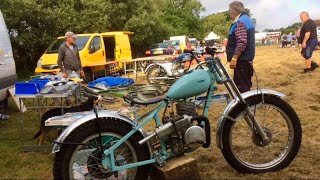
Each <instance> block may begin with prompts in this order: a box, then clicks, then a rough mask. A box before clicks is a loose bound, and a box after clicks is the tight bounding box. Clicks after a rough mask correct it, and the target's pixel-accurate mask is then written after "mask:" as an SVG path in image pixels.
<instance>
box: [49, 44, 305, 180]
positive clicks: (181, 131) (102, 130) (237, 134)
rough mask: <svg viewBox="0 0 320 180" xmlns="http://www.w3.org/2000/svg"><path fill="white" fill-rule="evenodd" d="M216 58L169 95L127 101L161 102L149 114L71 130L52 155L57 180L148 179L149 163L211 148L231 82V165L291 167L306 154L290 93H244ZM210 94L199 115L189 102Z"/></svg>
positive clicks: (100, 119) (90, 120)
mask: <svg viewBox="0 0 320 180" xmlns="http://www.w3.org/2000/svg"><path fill="white" fill-rule="evenodd" d="M209 53H210V54H211V55H212V56H211V57H208V58H206V61H205V62H203V63H200V64H199V65H198V67H197V68H196V69H195V70H191V71H189V72H187V73H186V74H185V75H184V76H182V77H181V78H180V79H179V80H177V81H176V82H175V83H174V84H173V85H172V86H171V87H170V89H169V91H168V92H167V93H166V94H165V96H163V97H155V98H152V99H149V100H148V99H146V100H145V101H142V100H140V99H139V98H135V97H132V96H130V95H127V96H124V97H123V98H124V100H125V101H127V102H128V103H130V104H131V105H132V106H136V105H140V106H148V105H152V104H157V106H156V107H154V108H153V109H152V110H150V111H149V112H147V113H145V114H143V115H141V116H139V117H136V118H133V119H132V118H129V117H126V116H124V115H122V114H119V113H118V112H116V111H109V110H100V111H97V110H95V111H93V112H90V113H88V114H87V115H85V116H83V117H82V118H80V119H79V120H77V121H75V122H73V123H72V124H71V125H69V126H68V127H67V128H66V129H65V130H64V131H63V132H62V133H61V134H60V136H59V138H58V139H57V140H56V141H55V144H54V147H53V150H52V151H53V153H55V158H54V167H53V174H54V178H55V179H138V180H141V179H147V178H148V176H149V167H148V166H149V165H150V164H154V163H155V164H158V165H159V166H164V165H165V164H166V161H167V160H168V159H170V158H174V157H177V156H181V155H183V154H185V153H189V152H191V151H194V150H196V149H197V148H200V147H203V148H209V146H210V143H211V138H210V137H211V135H210V134H211V129H210V121H209V119H208V111H209V106H210V105H211V103H210V101H211V99H212V96H213V95H214V89H215V86H216V84H224V85H225V86H226V87H227V89H228V91H229V93H230V95H231V96H232V97H233V100H232V101H231V102H230V103H229V104H228V105H227V107H226V109H225V110H224V112H223V113H222V115H221V117H220V119H219V121H218V126H217V132H216V143H217V146H218V147H219V148H220V149H221V151H222V154H223V155H224V158H225V159H226V160H227V162H228V163H229V164H230V165H231V166H232V167H233V168H234V169H236V170H237V171H239V172H240V173H265V172H271V171H278V170H280V169H283V168H285V167H287V166H288V165H289V164H290V163H291V162H292V161H293V159H294V158H295V156H296V155H297V153H298V151H299V148H300V144H301V136H302V135H301V133H302V130H301V125H300V121H299V118H298V116H297V114H296V113H295V111H294V110H293V109H292V107H291V106H290V105H289V104H288V103H287V102H285V101H284V100H283V97H284V96H285V95H284V94H282V93H279V92H276V91H273V90H267V89H258V90H253V91H249V92H246V93H243V94H240V92H239V90H238V89H237V87H236V86H235V84H234V82H233V80H232V78H231V77H230V76H229V74H228V73H227V71H226V69H225V68H224V66H223V65H222V63H221V61H220V59H219V58H217V57H214V56H213V55H214V53H215V52H214V50H212V49H211V51H210V52H209ZM191 56H192V54H190V58H191ZM183 58H186V57H185V55H183ZM204 93H206V96H205V97H206V98H204V107H203V112H202V114H198V113H197V112H196V107H195V103H194V102H192V101H190V98H192V97H196V96H199V95H203V94H204ZM168 107H171V108H168ZM174 107H175V108H174ZM160 114H162V115H160ZM153 120H155V124H156V127H155V128H154V130H153V131H152V132H150V133H146V132H145V131H144V130H143V127H144V126H145V125H146V124H147V123H151V122H152V121H153Z"/></svg>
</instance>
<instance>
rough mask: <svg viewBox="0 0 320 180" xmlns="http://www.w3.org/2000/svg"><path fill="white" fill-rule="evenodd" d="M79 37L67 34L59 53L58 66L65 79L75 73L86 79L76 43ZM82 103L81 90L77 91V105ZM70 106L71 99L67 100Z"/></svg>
mask: <svg viewBox="0 0 320 180" xmlns="http://www.w3.org/2000/svg"><path fill="white" fill-rule="evenodd" d="M76 38H77V35H76V34H74V33H73V32H71V31H68V32H67V33H66V34H65V42H64V43H62V44H61V45H60V48H59V51H58V66H59V68H60V71H61V72H62V73H63V77H64V78H67V77H68V76H69V75H70V74H72V73H73V72H75V73H77V75H78V77H79V78H80V77H84V72H83V70H82V64H81V60H80V55H79V51H78V47H77V45H76V44H75V43H74V42H75V40H76ZM80 102H81V96H80V88H77V89H76V104H78V103H80ZM66 103H67V104H70V98H67V100H66Z"/></svg>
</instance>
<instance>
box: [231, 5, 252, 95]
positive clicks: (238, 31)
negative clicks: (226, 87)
mask: <svg viewBox="0 0 320 180" xmlns="http://www.w3.org/2000/svg"><path fill="white" fill-rule="evenodd" d="M229 13H230V17H231V19H232V20H233V24H232V25H231V28H230V31H229V34H228V43H227V49H226V50H227V51H226V52H227V60H228V62H229V65H230V68H231V69H234V75H233V80H234V82H235V84H236V86H237V87H238V89H239V91H240V92H241V93H244V92H247V91H249V90H250V88H251V87H252V82H251V77H252V76H253V59H254V56H255V25H254V23H253V21H252V19H251V18H250V17H249V15H248V14H247V13H246V10H245V8H244V5H243V4H242V2H239V1H233V2H232V3H231V4H229Z"/></svg>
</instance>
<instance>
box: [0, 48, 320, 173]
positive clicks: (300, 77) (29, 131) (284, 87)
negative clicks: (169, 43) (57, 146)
mask: <svg viewBox="0 0 320 180" xmlns="http://www.w3.org/2000/svg"><path fill="white" fill-rule="evenodd" d="M314 59H315V60H316V62H318V63H319V62H320V51H316V52H314ZM224 61H225V60H224ZM254 68H255V71H256V75H257V79H258V83H257V81H256V77H254V78H253V82H254V87H253V88H252V89H256V88H257V84H258V85H259V88H263V89H273V90H276V91H279V92H282V93H284V94H286V95H287V96H286V98H285V100H286V101H287V102H289V103H290V105H292V107H293V108H294V109H295V111H296V112H297V114H298V116H299V117H300V121H301V125H302V130H303V137H302V145H301V148H300V152H299V154H298V156H297V157H296V159H295V160H294V161H293V162H292V163H291V164H290V166H289V167H287V168H285V169H284V170H281V171H279V172H275V173H266V174H258V175H243V174H239V173H238V172H236V171H235V170H234V169H232V168H231V167H230V166H229V165H228V163H227V162H226V161H225V159H224V158H223V156H222V154H221V151H220V150H219V149H218V148H217V147H216V144H215V131H216V124H217V120H218V118H219V116H220V112H222V111H223V110H224V107H225V105H223V104H222V105H217V106H212V107H211V109H210V114H209V119H210V121H211V122H212V123H211V124H212V143H211V144H212V145H211V147H210V148H209V149H198V150H196V151H195V152H193V153H191V154H189V155H188V156H191V157H193V158H195V159H196V160H197V164H198V167H199V169H200V173H201V176H202V178H203V179H320V163H319V162H320V130H318V128H319V127H320V122H319V119H318V118H319V117H320V111H319V110H320V92H319V86H320V85H319V84H320V69H316V70H315V71H314V72H312V73H308V74H301V72H302V71H303V68H304V61H303V59H302V57H301V55H300V53H299V51H298V49H297V48H279V47H278V46H259V47H257V48H256V57H255V61H254ZM219 91H225V88H224V87H223V86H221V87H220V86H219ZM9 107H10V109H9V112H8V114H9V115H10V116H11V117H10V120H8V121H0V159H1V161H0V179H52V160H53V155H52V154H50V153H49V152H31V153H22V152H21V149H20V141H19V138H20V129H19V120H20V118H21V114H20V113H19V112H18V110H17V108H16V107H15V105H14V103H13V102H12V100H10V104H9ZM24 117H25V119H24V134H23V136H22V139H23V140H26V142H28V143H31V144H33V145H35V144H36V141H35V140H31V141H30V140H28V139H31V138H32V137H33V135H34V133H35V132H36V131H37V128H38V127H39V122H38V120H37V118H38V114H37V113H35V112H32V111H27V112H26V113H25V116H24Z"/></svg>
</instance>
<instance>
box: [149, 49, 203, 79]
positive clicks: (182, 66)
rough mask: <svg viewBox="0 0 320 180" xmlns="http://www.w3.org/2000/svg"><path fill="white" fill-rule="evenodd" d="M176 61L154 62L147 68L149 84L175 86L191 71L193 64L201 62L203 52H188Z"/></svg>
mask: <svg viewBox="0 0 320 180" xmlns="http://www.w3.org/2000/svg"><path fill="white" fill-rule="evenodd" d="M186 52H188V53H184V54H182V55H180V56H178V57H176V58H175V59H174V60H152V61H151V63H150V64H148V65H147V67H146V68H145V73H146V74H147V79H148V82H149V84H169V85H171V84H173V83H174V82H175V80H176V79H178V78H180V77H181V76H182V75H184V74H185V73H186V72H187V71H189V70H190V67H191V65H192V62H193V61H194V60H195V61H196V62H197V64H199V63H200V62H201V56H202V54H203V52H197V53H195V52H193V53H192V51H186Z"/></svg>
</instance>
